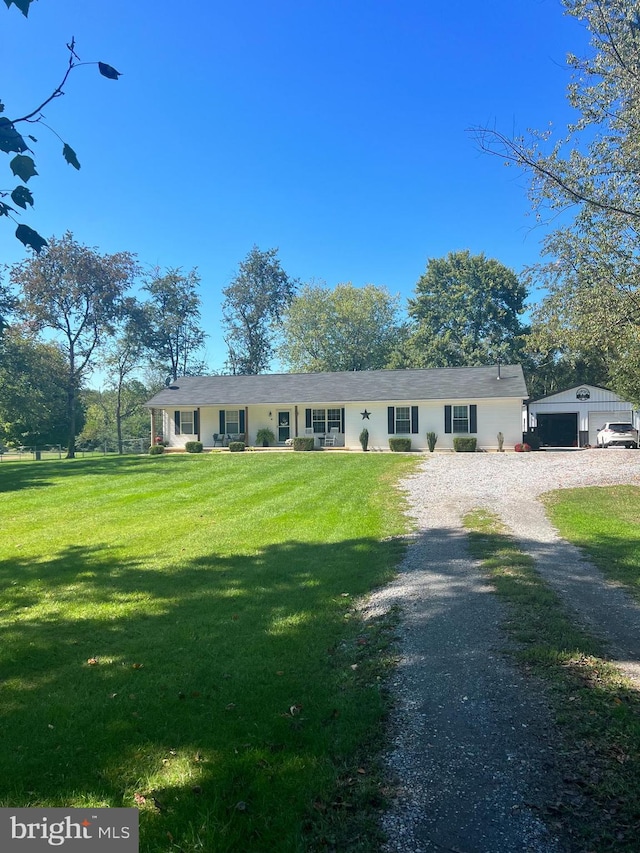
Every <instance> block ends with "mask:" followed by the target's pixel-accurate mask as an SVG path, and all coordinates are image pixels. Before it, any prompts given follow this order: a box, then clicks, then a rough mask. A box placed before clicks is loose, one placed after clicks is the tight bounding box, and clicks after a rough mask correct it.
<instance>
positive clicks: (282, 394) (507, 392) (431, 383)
mask: <svg viewBox="0 0 640 853" xmlns="http://www.w3.org/2000/svg"><path fill="white" fill-rule="evenodd" d="M500 375H501V378H500V379H499V380H498V378H497V376H498V368H497V366H496V365H492V366H490V367H439V368H433V369H427V370H417V369H412V370H363V371H353V372H348V373H264V374H261V375H259V376H184V377H181V378H179V379H177V380H176V382H175V383H173V386H170V387H168V388H164V389H163V390H162V391H160V392H159V393H158V394H156V395H155V397H152V398H151V400H149V402H148V403H147V404H146V405H147V406H148V407H149V408H154V409H167V408H172V407H174V406H177V407H181V406H188V407H191V406H217V405H225V406H229V405H235V406H248V405H251V404H255V403H265V404H272V403H273V404H278V403H283V404H284V403H286V404H292V403H349V402H360V403H365V402H382V401H385V400H406V401H413V402H417V401H419V400H470V399H484V398H494V399H497V398H500V397H520V398H523V399H524V398H525V397H527V387H526V385H525V381H524V376H523V374H522V368H521V366H520V365H519V364H503V365H502V366H501V368H500Z"/></svg>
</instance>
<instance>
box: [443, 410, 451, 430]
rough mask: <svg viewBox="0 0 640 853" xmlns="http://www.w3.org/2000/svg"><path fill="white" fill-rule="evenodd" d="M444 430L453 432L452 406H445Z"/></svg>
mask: <svg viewBox="0 0 640 853" xmlns="http://www.w3.org/2000/svg"><path fill="white" fill-rule="evenodd" d="M444 431H445V432H451V406H445V407H444Z"/></svg>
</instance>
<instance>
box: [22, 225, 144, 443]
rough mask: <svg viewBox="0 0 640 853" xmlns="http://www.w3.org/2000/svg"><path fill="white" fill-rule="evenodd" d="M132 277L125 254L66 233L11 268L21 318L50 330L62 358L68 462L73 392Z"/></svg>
mask: <svg viewBox="0 0 640 853" xmlns="http://www.w3.org/2000/svg"><path fill="white" fill-rule="evenodd" d="M136 274H137V264H136V262H135V259H134V257H133V255H131V254H130V253H129V252H119V253H116V254H113V255H101V254H99V253H98V251H97V249H95V248H89V247H87V246H82V245H81V244H79V243H77V242H76V241H75V240H74V238H73V234H71V233H70V232H67V233H66V234H65V235H64V236H63V237H62V238H61V239H57V238H55V237H52V238H51V239H50V240H49V244H48V247H47V249H46V251H44V252H43V253H42V254H40V255H38V256H35V257H33V258H30V259H29V260H26V261H23V262H22V263H20V264H17V265H15V266H14V267H13V268H12V270H11V280H12V281H13V283H14V284H15V285H16V286H17V287H19V288H20V290H21V300H20V306H21V311H22V313H23V315H24V317H25V318H26V319H27V321H28V322H29V323H31V324H32V326H33V328H35V329H39V330H40V329H49V330H51V332H53V334H54V336H55V339H56V341H57V342H58V345H59V347H60V348H61V350H62V352H63V353H64V355H65V358H66V363H67V383H66V385H67V418H68V437H67V456H68V458H73V457H74V456H75V437H76V432H77V429H76V427H77V423H76V397H77V394H78V391H79V389H80V387H81V385H82V381H83V379H84V376H85V374H86V373H87V372H88V371H89V370H90V368H91V366H92V364H93V361H94V355H95V353H96V349H97V347H98V345H99V344H100V343H101V341H103V340H104V338H105V336H106V335H107V334H109V332H110V330H111V329H112V325H113V322H114V320H115V318H116V317H117V316H118V313H119V311H120V310H121V307H122V299H123V297H124V294H125V292H126V291H127V289H128V288H129V287H130V286H131V285H132V283H133V280H134V278H135V275H136Z"/></svg>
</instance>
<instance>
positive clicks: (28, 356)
mask: <svg viewBox="0 0 640 853" xmlns="http://www.w3.org/2000/svg"><path fill="white" fill-rule="evenodd" d="M76 417H77V423H78V426H81V425H82V413H81V410H80V408H79V406H77V405H76ZM67 435H68V419H67V366H66V360H65V357H64V355H63V354H62V353H61V352H60V350H59V348H58V347H57V346H56V345H55V344H52V343H44V342H43V341H39V340H38V339H37V338H36V336H35V335H34V333H33V332H31V331H29V329H28V328H26V327H25V326H21V325H14V326H11V327H9V328H8V329H7V331H6V333H5V335H4V336H3V339H2V342H1V343H0V442H3V443H5V442H8V443H12V444H15V445H32V444H40V445H42V444H62V443H64V442H65V441H66V439H67Z"/></svg>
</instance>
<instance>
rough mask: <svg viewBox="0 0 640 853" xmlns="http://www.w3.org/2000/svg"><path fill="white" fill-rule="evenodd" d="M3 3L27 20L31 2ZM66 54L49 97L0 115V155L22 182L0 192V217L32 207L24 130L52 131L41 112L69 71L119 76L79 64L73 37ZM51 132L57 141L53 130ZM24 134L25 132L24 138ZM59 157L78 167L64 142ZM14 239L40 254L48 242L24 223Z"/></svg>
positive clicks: (31, 165)
mask: <svg viewBox="0 0 640 853" xmlns="http://www.w3.org/2000/svg"><path fill="white" fill-rule="evenodd" d="M4 2H5V4H6V5H7V7H8V8H9V9H10V8H11V6H12V5H14V6H16V8H18V9H19V10H20V11H21V12H22V14H23V15H24V16H25V17H27V15H28V14H29V8H30V6H31V3H32V2H33V0H4ZM67 51H68V53H69V57H68V62H67V67H66V70H65V73H64V75H63V77H62V80H61V81H60V83H58V85H57V86H56V87H55V89H54V90H53V92H51V94H50V95H48V96H47V97H46V98H45V99H44V100H43V101H41V102H40V103H39V104H38V105H37V106H36V107H31V108H29V109H28V110H27V111H26V112H25V113H24V114H20V113H19V112H18V113H17V114H16V116H15V118H8V117H5V116H1V115H0V152H2V153H4V154H8V155H9V156H11V155H13V156H12V159H11V161H10V163H9V168H10V169H11V173H12V176H13V177H14V178H19V179H20V181H22V183H20V184H18V186H17V187H15V188H14V189H13V190H2V189H0V217H2V216H6V217H8V218H9V219H13V220H14V221H16V219H15V215H16V214H17V213H18V211H17V208H18V207H19V208H21V209H22V210H26V209H27V207H33V195H32V193H31V190H29V189H28V188H27V187H26V186H25V184H27V183H28V182H29V180H30V179H31V178H33V177H34V176H35V175H37V174H38V172H37V170H36V164H35V161H34V152H33V145H34V144H35V143H37V141H38V140H37V139H36V137H35V136H33V134H31V133H28V134H27V133H26V132H25V130H24V128H30V127H31V126H32V125H34V124H35V125H37V126H38V127H40V128H42V129H46V130H47V131H52V129H51V127H50V126H49V125H48V124H47V123H45V122H44V121H43V119H44V115H43V113H42V111H43V110H44V108H45V107H46V106H47V105H48V104H50V103H51V102H52V101H55V100H56V99H57V98H60V97H62V95H64V94H65V86H66V83H67V80H68V79H69V75H70V74H71V72H72V71H73V70H74V69H75V68H77V67H78V66H80V65H95V66H97V68H98V71H99V72H100V74H101V75H102V76H103V77H106V78H107V79H109V80H117V79H118V78H119V77H120V76H121V75H120V73H119V72H118V71H116V69H115V68H113V67H112V66H111V65H107V64H106V63H105V62H82V61H81V59H80V57H79V56H78V54H77V52H76V43H75V39H73V38H72V39H71V41H70V42H69V44H68V45H67ZM4 109H5V107H4V104H3V103H2V101H1V100H0V113H3V112H4ZM52 132H53V133H54V135H55V136H57V137H58V139H60V136H59V134H58V133H56V131H52ZM23 133H25V135H24V136H23ZM27 140H28V141H27ZM27 152H28V153H27ZM62 156H63V157H64V159H65V160H66V161H67V163H68V164H69V165H70V166H73V167H74V169H79V168H80V163H79V161H78V157H77V156H76V152H75V151H74V150H73V148H72V147H71V146H70V145H69V144H68V143H67V142H63V147H62ZM2 199H10V201H11V204H9V201H2ZM16 237H17V238H18V240H20V242H21V243H23V244H24V245H25V246H28V247H29V248H31V249H33V250H34V251H35V252H36V253H39V252H40V251H41V250H42V248H43V247H44V246H46V244H47V241H46V240H45V239H44V238H43V237H42V236H41V235H40V234H38V232H37V231H34V230H33V228H30V227H29V226H28V225H25V224H19V225H18V227H17V228H16Z"/></svg>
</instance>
